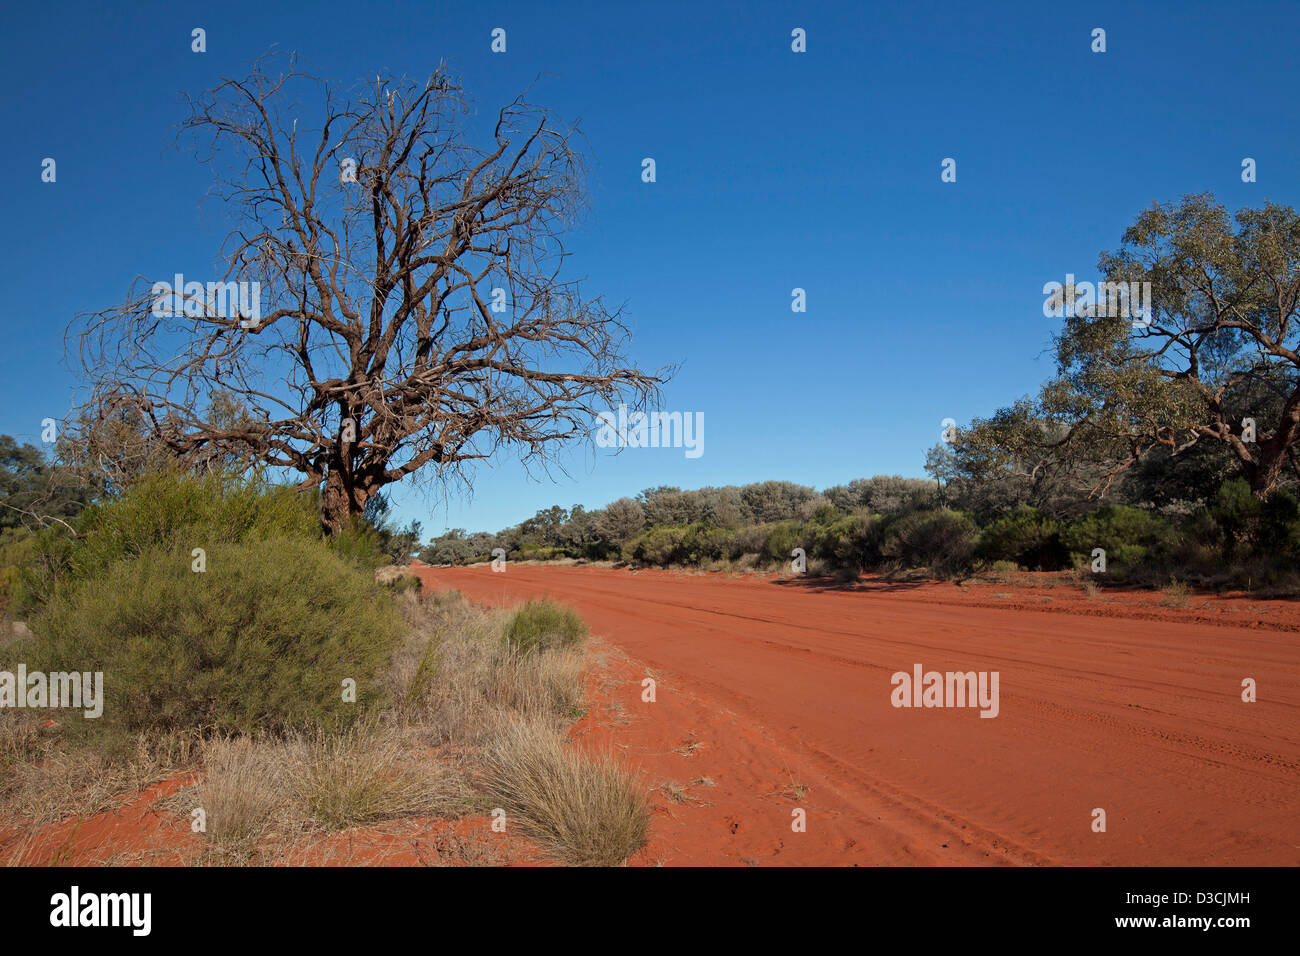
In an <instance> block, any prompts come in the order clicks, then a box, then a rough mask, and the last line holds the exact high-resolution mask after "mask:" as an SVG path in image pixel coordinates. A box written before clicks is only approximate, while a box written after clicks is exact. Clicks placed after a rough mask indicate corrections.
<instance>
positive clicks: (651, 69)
mask: <svg viewBox="0 0 1300 956" xmlns="http://www.w3.org/2000/svg"><path fill="white" fill-rule="evenodd" d="M194 27H203V28H204V29H205V30H206V31H207V43H208V49H207V52H206V53H203V54H195V53H192V52H190V31H191V29H193V28H194ZM496 27H502V28H504V29H505V30H506V31H507V52H506V53H505V54H493V53H492V52H491V51H490V42H491V36H490V34H491V31H492V29H493V28H496ZM795 27H802V28H803V29H805V30H806V32H807V38H808V39H807V46H808V49H807V52H806V53H803V54H796V53H793V52H792V51H791V49H790V33H791V30H792V29H794V28H795ZM1095 27H1101V28H1104V29H1105V30H1106V41H1107V51H1106V52H1105V53H1103V54H1096V53H1093V52H1092V51H1091V49H1090V46H1091V42H1092V41H1091V31H1092V30H1093V28H1095ZM1297 36H1300V4H1297V3H1291V2H1288V3H1281V2H1273V3H1262V2H1255V3H1251V2H1237V3H1198V2H1170V3H1159V4H1157V3H1146V4H1140V3H1129V2H1121V3H1087V4H1064V3H1062V4H1056V3H1051V4H1043V3H1023V4H1021V3H987V4H971V3H964V2H961V3H958V2H954V3H918V2H898V3H863V2H861V0H857V2H843V3H841V2H833V3H794V2H790V3H727V4H700V3H672V2H668V3H665V2H655V3H653V4H633V3H616V2H591V3H576V2H574V3H565V2H556V3H538V2H520V3H513V2H512V3H491V2H488V3H484V2H464V3H429V2H424V3H360V4H358V3H355V2H352V3H334V2H329V0H325V2H317V3H312V4H270V3H265V2H261V3H244V2H222V3H204V4H184V3H174V2H173V3H150V2H137V3H131V4H104V5H93V4H76V3H73V4H66V3H54V4H51V5H48V6H41V5H37V4H23V5H19V6H14V7H11V8H10V10H9V12H8V13H7V15H6V30H5V36H4V39H3V41H0V42H2V43H3V56H2V57H0V74H2V75H0V88H3V89H4V90H5V91H6V92H5V94H4V99H3V115H2V116H0V127H2V128H3V129H4V130H5V131H6V133H5V147H4V149H2V150H0V174H2V176H3V179H2V181H3V184H4V185H3V188H0V212H2V213H3V222H4V229H3V231H2V232H0V261H2V262H3V263H4V267H3V270H2V272H0V333H2V334H3V341H4V348H3V349H0V376H2V380H3V383H4V384H3V390H4V391H3V394H4V397H5V401H4V402H3V404H0V432H4V433H9V434H13V435H16V436H19V437H20V438H22V439H25V440H28V441H33V442H37V441H39V434H40V421H41V419H43V418H45V417H47V416H50V417H55V418H59V417H61V416H63V415H65V414H66V413H67V411H68V409H69V405H70V401H71V393H72V389H73V387H74V385H75V381H74V379H73V377H72V376H71V374H70V372H69V370H68V368H67V363H66V362H65V360H64V355H63V330H64V328H65V326H66V325H67V323H68V321H69V320H70V319H71V318H72V317H73V316H75V315H76V314H77V313H80V312H84V311H86V310H91V309H101V308H105V307H108V306H111V305H114V304H117V303H120V302H121V301H122V299H123V297H124V295H125V293H126V290H127V287H128V285H129V284H130V282H131V280H132V279H133V278H135V277H136V276H137V275H145V276H148V277H150V278H157V277H170V276H171V275H172V274H173V273H175V272H193V273H195V274H199V273H203V272H205V271H206V270H209V269H210V267H211V265H212V263H213V257H214V255H215V253H216V249H217V246H218V244H219V241H220V237H221V236H222V235H223V233H224V230H223V228H222V223H221V221H220V217H219V210H213V209H212V208H211V207H210V206H208V207H203V206H201V205H200V200H201V198H202V197H203V195H204V193H205V192H206V190H207V189H208V187H209V185H210V176H209V174H208V172H207V170H205V169H204V168H203V167H202V166H199V165H198V164H197V163H196V162H195V161H194V159H193V157H192V156H191V155H188V154H186V153H183V152H178V151H176V150H173V149H169V146H170V144H171V143H172V139H173V127H174V125H175V124H176V123H177V122H179V121H180V119H181V118H182V116H183V115H184V113H183V110H182V108H181V106H180V104H179V101H178V95H177V94H178V92H179V91H182V90H186V91H192V92H199V91H202V90H204V89H207V88H210V87H212V86H213V85H215V84H216V83H217V82H218V81H219V80H220V79H221V78H222V77H225V76H242V75H244V74H245V73H246V72H247V70H248V67H249V64H250V63H251V62H252V61H253V60H254V59H255V58H257V57H258V56H260V55H261V54H263V53H265V52H266V51H268V50H269V49H272V48H277V49H281V50H294V51H297V52H298V53H299V54H301V55H302V56H303V57H304V58H305V59H306V64H307V66H308V67H309V68H310V69H311V70H313V71H314V72H316V73H317V74H319V75H323V76H327V77H330V78H331V79H335V80H338V81H341V82H351V81H354V80H359V79H362V78H364V77H366V76H371V75H373V74H374V73H375V72H377V71H381V70H389V71H393V72H397V73H407V74H410V75H414V76H424V75H427V74H428V73H429V72H430V71H431V70H432V69H433V68H435V67H436V66H437V64H438V63H439V61H440V60H446V61H447V62H448V64H449V66H450V67H451V68H452V69H453V70H454V71H456V72H458V73H459V74H460V75H461V76H462V78H463V80H464V82H465V85H466V87H467V88H468V89H469V91H470V92H471V93H472V95H473V96H474V98H475V100H476V102H477V104H478V106H479V107H480V109H482V110H484V111H495V109H496V107H498V106H499V105H501V104H502V103H504V102H506V101H508V100H510V99H512V98H513V97H514V96H515V95H517V94H518V93H519V92H521V91H522V90H523V89H524V88H525V87H527V86H529V85H530V84H531V85H532V95H531V98H532V99H533V100H534V101H536V102H540V103H543V104H545V105H546V106H548V107H550V108H552V109H554V110H556V111H557V112H558V113H559V114H560V116H562V117H564V118H566V119H578V118H580V119H581V121H582V123H581V125H582V129H583V131H584V133H585V134H586V137H587V140H588V142H589V144H590V157H591V159H592V174H591V179H590V187H591V215H590V217H589V219H588V221H587V222H586V223H584V224H583V225H582V227H581V228H580V229H579V230H578V231H576V232H575V233H574V234H573V235H571V236H570V237H568V241H567V245H568V249H569V251H570V252H571V253H573V256H572V259H571V260H570V261H571V265H572V269H573V272H574V273H577V274H582V275H585V276H587V277H588V280H589V284H588V290H589V292H591V293H593V294H594V293H601V294H604V295H605V296H607V297H608V298H609V299H610V300H612V301H614V302H623V303H626V305H627V309H628V314H629V316H630V317H631V320H632V322H633V325H634V329H635V336H636V337H635V340H634V342H633V345H632V354H633V356H634V357H635V358H636V360H637V361H638V363H639V364H641V365H642V366H643V367H652V368H653V367H657V366H659V365H662V364H665V363H675V362H680V363H682V368H681V370H680V372H679V374H678V375H677V377H676V378H675V379H674V380H673V381H672V382H671V383H670V384H669V386H668V388H667V389H666V392H665V399H664V403H663V406H662V407H663V408H665V409H668V410H680V411H698V412H703V413H704V417H705V446H704V449H705V453H704V454H703V456H701V457H699V458H695V459H688V458H687V457H686V456H685V455H684V454H683V451H682V450H680V449H629V450H625V451H623V452H622V453H621V454H619V455H612V454H610V453H608V452H599V453H598V454H593V453H592V452H591V451H590V450H577V451H575V452H573V453H572V454H570V455H568V456H566V458H565V460H564V464H565V467H566V469H567V471H568V475H567V476H566V475H564V474H562V473H560V472H559V471H554V472H553V473H552V475H551V476H550V477H548V476H546V475H534V476H531V477H530V476H528V475H526V474H525V473H524V472H523V470H522V469H521V468H520V467H519V466H518V465H517V464H515V463H513V462H511V461H508V460H507V461H500V462H497V463H495V464H494V466H493V467H490V468H480V469H479V471H478V472H477V477H476V482H475V490H474V495H473V498H472V499H469V498H466V497H464V496H463V495H462V494H459V493H458V494H456V495H455V496H453V497H451V498H450V499H444V497H443V496H442V495H440V494H439V493H438V491H437V489H419V488H415V487H411V488H400V489H396V490H395V493H394V498H395V503H396V505H397V511H398V514H399V516H400V517H401V518H402V519H406V518H418V519H420V520H421V521H422V522H423V524H424V530H425V532H426V534H434V533H439V532H441V531H442V530H443V529H444V528H446V527H468V528H472V529H488V530H495V529H498V528H500V527H504V526H506V525H509V524H513V523H515V522H518V521H520V520H522V519H523V518H526V517H528V516H530V515H532V514H533V513H534V512H535V511H536V510H537V509H538V508H541V507H546V506H549V505H551V504H557V503H558V504H563V505H566V506H567V505H570V504H573V503H575V502H576V503H582V504H584V505H587V506H589V507H590V506H599V505H601V504H604V503H605V502H607V501H609V500H611V499H613V498H616V497H618V496H620V495H624V494H627V495H632V494H635V493H636V492H637V491H639V490H641V489H642V488H645V487H648V486H652V485H660V484H671V485H678V486H681V487H687V488H695V487H701V486H704V485H710V484H712V485H720V484H733V483H735V484H739V483H745V482H750V481H759V480H764V479H770V478H771V479H786V480H791V481H797V482H801V483H805V484H810V485H815V486H818V487H825V486H827V485H831V484H837V483H842V482H846V481H848V480H850V479H852V478H855V477H862V476H870V475H873V474H881V473H886V474H888V473H898V474H904V475H913V476H920V475H922V474H923V472H922V465H923V462H924V455H925V451H926V449H927V448H929V447H930V446H931V445H933V444H934V443H935V442H936V440H937V439H938V437H939V433H940V427H941V426H940V423H941V421H942V420H943V419H944V418H946V417H952V418H954V419H956V420H957V421H958V422H966V421H968V420H969V419H970V418H971V417H973V416H981V415H987V414H988V413H990V412H991V411H993V410H994V409H995V408H996V407H998V406H999V405H1002V404H1006V403H1008V402H1010V401H1011V400H1013V399H1015V398H1017V397H1019V396H1020V395H1023V394H1026V393H1030V392H1033V391H1034V390H1035V389H1036V387H1037V385H1038V384H1039V383H1040V382H1041V381H1042V380H1043V379H1044V378H1045V377H1046V376H1047V375H1048V374H1050V372H1051V370H1052V364H1051V356H1050V352H1049V347H1050V335H1051V332H1052V331H1053V328H1054V322H1053V320H1051V319H1047V318H1044V316H1043V313H1042V304H1043V294H1042V287H1043V284H1044V283H1046V282H1049V281H1053V280H1055V281H1064V277H1065V275H1066V273H1074V274H1076V275H1077V276H1078V277H1079V279H1081V280H1082V279H1084V278H1089V277H1095V271H1096V261H1097V255H1098V253H1099V252H1100V251H1101V250H1103V249H1107V248H1113V247H1115V246H1117V245H1118V243H1119V239H1120V236H1121V234H1122V232H1123V230H1124V228H1125V226H1127V225H1128V224H1129V223H1130V222H1131V221H1132V219H1133V218H1134V216H1135V215H1136V214H1137V213H1138V212H1139V211H1140V210H1141V209H1142V208H1143V207H1145V206H1146V205H1148V204H1149V203H1151V202H1152V201H1155V200H1161V201H1164V200H1173V199H1176V198H1177V197H1178V196H1180V195H1182V194H1184V193H1190V192H1199V191H1202V190H1211V191H1213V192H1215V193H1216V194H1217V196H1218V197H1219V199H1220V200H1222V201H1223V202H1225V203H1226V204H1228V205H1229V207H1231V208H1236V207H1239V206H1241V205H1258V204H1261V203H1262V202H1264V201H1265V200H1266V199H1271V200H1274V201H1277V202H1283V203H1286V204H1290V205H1296V204H1297V203H1300V123H1298V122H1297V120H1298V119H1300V117H1297V112H1298V111H1300V106H1297V99H1296V93H1297V91H1298V90H1300V64H1298V63H1297V60H1296V56H1295V39H1296V37H1297ZM647 156H650V157H653V158H654V159H655V160H656V164H657V175H658V181H657V182H655V183H651V184H647V183H643V182H642V181H641V175H640V173H641V160H642V158H643V157H647ZM45 157H53V158H55V159H56V161H57V163H58V167H57V168H58V180H57V182H55V183H53V184H50V183H42V182H41V178H40V173H41V161H42V159H43V158H45ZM945 157H952V158H955V159H956V160H957V181H956V182H955V183H943V182H941V181H940V163H941V161H942V160H943V159H944V158H945ZM1244 157H1252V158H1254V159H1255V160H1256V162H1257V164H1258V181H1257V182H1255V183H1253V184H1247V183H1243V182H1242V181H1241V161H1242V159H1243V158H1244ZM795 287H800V288H803V289H805V290H807V303H808V307H807V312H806V313H803V314H795V313H792V312H791V309H790V301H791V290H792V289H793V288H795ZM390 490H392V489H390Z"/></svg>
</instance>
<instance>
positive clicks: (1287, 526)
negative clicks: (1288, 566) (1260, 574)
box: [1257, 489, 1300, 559]
mask: <svg viewBox="0 0 1300 956" xmlns="http://www.w3.org/2000/svg"><path fill="white" fill-rule="evenodd" d="M1257 547H1258V549H1259V550H1260V552H1261V555H1262V556H1264V557H1268V556H1276V557H1284V556H1285V557H1287V558H1292V559H1293V558H1295V557H1296V556H1297V555H1298V554H1300V503H1298V502H1297V501H1296V499H1295V496H1294V495H1292V494H1291V493H1290V492H1289V491H1285V490H1281V489H1279V490H1278V491H1275V492H1273V494H1271V495H1270V496H1269V497H1268V499H1267V500H1266V501H1265V502H1264V503H1263V506H1262V507H1261V509H1260V516H1259V531H1258V544H1257Z"/></svg>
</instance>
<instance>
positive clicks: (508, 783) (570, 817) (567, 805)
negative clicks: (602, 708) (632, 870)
mask: <svg viewBox="0 0 1300 956" xmlns="http://www.w3.org/2000/svg"><path fill="white" fill-rule="evenodd" d="M484 768H485V769H484V778H485V786H486V789H487V793H488V795H489V796H490V797H491V798H492V799H494V800H496V801H498V802H499V805H500V806H501V808H502V809H504V810H505V811H506V819H507V826H509V824H510V821H514V822H516V823H518V825H519V826H520V828H521V829H522V830H523V831H524V832H525V833H526V834H527V835H528V836H530V837H532V838H533V839H535V840H536V841H538V842H539V843H540V844H541V845H542V846H543V847H544V848H545V849H546V850H547V851H548V852H549V853H551V854H553V855H554V856H556V857H558V858H559V859H561V860H563V861H564V862H566V863H570V864H573V865H577V866H617V865H618V864H620V863H622V862H624V861H625V860H626V859H627V858H628V857H630V856H631V855H632V854H633V853H635V852H636V851H637V850H639V849H640V848H641V847H643V846H644V845H645V843H646V839H647V835H648V833H649V828H650V809H649V804H648V803H647V801H646V796H645V793H644V791H643V790H642V788H641V786H640V785H639V784H638V782H637V779H636V777H635V775H634V774H633V773H632V772H630V771H628V770H626V769H624V768H623V767H622V765H620V764H619V763H618V762H617V761H616V760H615V759H614V758H613V757H612V756H610V755H609V754H602V755H600V756H589V755H587V754H584V753H582V752H580V751H576V750H573V749H572V748H569V747H566V746H565V741H564V736H563V734H562V733H561V732H559V731H557V730H556V728H555V727H554V726H552V725H550V724H547V723H543V722H538V721H514V722H512V723H509V724H507V725H506V726H504V727H503V728H502V730H501V732H500V734H499V736H498V737H497V739H496V740H495V741H494V742H493V744H492V746H491V747H490V748H489V749H488V751H487V753H486V755H485V757H484Z"/></svg>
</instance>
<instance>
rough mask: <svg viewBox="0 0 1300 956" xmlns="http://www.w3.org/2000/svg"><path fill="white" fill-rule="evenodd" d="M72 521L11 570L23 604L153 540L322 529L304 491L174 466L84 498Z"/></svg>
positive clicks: (169, 544)
mask: <svg viewBox="0 0 1300 956" xmlns="http://www.w3.org/2000/svg"><path fill="white" fill-rule="evenodd" d="M75 527H76V529H77V533H78V535H79V537H78V538H76V539H75V540H74V539H73V538H72V537H71V536H70V535H69V534H68V530H67V529H66V528H64V527H62V526H60V525H54V526H51V527H49V528H46V529H45V530H43V531H41V532H40V533H39V534H38V535H36V539H35V542H34V545H33V548H32V553H31V555H30V556H29V558H28V560H27V561H25V562H24V564H23V567H22V569H21V571H20V572H19V574H18V583H19V586H20V589H21V592H22V595H23V599H24V604H25V605H26V609H29V610H31V609H34V608H35V607H36V606H39V605H41V604H44V603H45V602H46V601H48V600H49V599H50V598H51V597H52V596H53V594H54V593H55V591H56V590H57V589H58V588H59V587H61V586H62V585H65V584H69V585H70V584H72V583H74V582H76V581H81V580H85V579H87V578H91V577H94V576H97V575H99V574H101V573H103V572H104V570H105V569H106V568H108V567H109V566H110V565H112V564H114V563H116V562H118V561H123V560H130V559H132V558H136V557H139V556H141V555H143V554H145V553H147V552H149V551H151V550H154V549H157V548H168V549H170V548H175V549H178V550H183V551H185V552H186V553H189V551H191V550H192V549H194V548H203V549H205V550H207V549H209V548H212V547H213V546H215V545H219V544H230V543H235V542H254V541H263V540H266V539H269V538H299V539H303V540H319V539H320V537H321V530H320V518H319V516H318V514H317V510H316V502H315V500H314V498H313V496H311V495H305V494H302V493H300V492H298V491H297V490H295V489H294V488H291V487H288V486H284V485H271V484H267V483H265V482H263V481H260V480H257V479H248V480H245V479H240V478H232V477H228V476H223V475H219V474H213V475H207V476H204V477H195V476H192V475H187V474H183V473H179V472H162V473H159V474H155V475H152V476H150V477H148V478H146V479H144V480H142V481H141V482H139V483H138V484H136V485H134V486H132V488H131V490H130V491H129V492H127V493H126V494H124V495H122V496H121V497H119V498H114V499H111V500H109V501H106V502H102V503H98V504H93V505H91V506H89V507H88V508H86V510H85V511H83V512H82V513H81V514H80V515H79V516H78V518H77V521H76V522H75Z"/></svg>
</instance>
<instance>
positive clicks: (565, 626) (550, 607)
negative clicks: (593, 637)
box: [506, 598, 587, 653]
mask: <svg viewBox="0 0 1300 956" xmlns="http://www.w3.org/2000/svg"><path fill="white" fill-rule="evenodd" d="M586 636H587V625H586V623H585V622H584V621H583V620H582V618H580V617H579V616H578V613H577V612H576V611H574V610H573V608H570V607H562V606H561V605H559V604H556V603H555V602H554V601H552V600H550V599H549V598H539V599H537V600H534V601H529V602H528V603H527V604H525V605H524V606H523V607H521V608H520V609H519V610H518V611H516V612H515V614H514V617H512V618H511V620H510V626H509V627H508V628H507V629H506V640H508V641H509V642H510V644H511V645H512V646H513V647H514V648H515V649H516V650H518V651H521V652H523V653H527V652H529V651H535V650H536V651H546V650H553V649H557V648H564V647H574V646H577V645H578V644H580V643H581V642H582V641H583V640H584V639H585V638H586Z"/></svg>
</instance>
